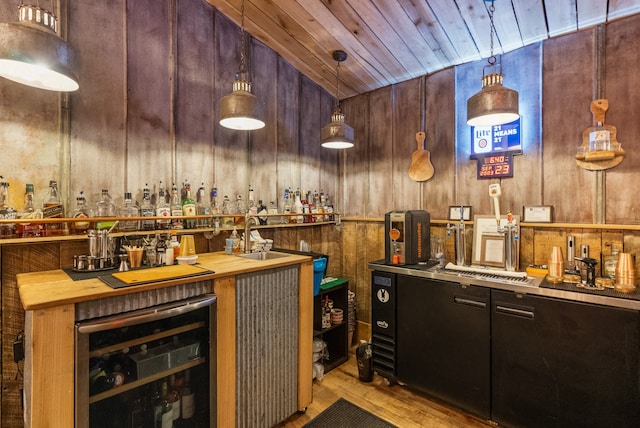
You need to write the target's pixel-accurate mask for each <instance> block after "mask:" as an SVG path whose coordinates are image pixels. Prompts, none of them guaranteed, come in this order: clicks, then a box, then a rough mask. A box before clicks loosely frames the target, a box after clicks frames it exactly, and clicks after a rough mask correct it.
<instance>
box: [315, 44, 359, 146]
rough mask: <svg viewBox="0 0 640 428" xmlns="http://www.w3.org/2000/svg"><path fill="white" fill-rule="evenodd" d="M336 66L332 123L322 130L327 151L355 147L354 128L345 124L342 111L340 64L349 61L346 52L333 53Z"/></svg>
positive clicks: (323, 142) (323, 143) (323, 144)
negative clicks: (339, 97)
mask: <svg viewBox="0 0 640 428" xmlns="http://www.w3.org/2000/svg"><path fill="white" fill-rule="evenodd" d="M332 57H333V59H334V60H335V61H337V62H338V65H337V66H336V103H335V106H334V107H333V114H332V115H331V123H330V124H328V125H326V126H325V127H324V128H322V147H325V148H327V149H348V148H351V147H353V128H352V127H350V126H349V125H347V124H346V123H345V122H344V113H342V110H341V109H340V100H339V99H338V96H339V89H340V63H341V62H343V61H345V60H346V59H347V53H346V52H345V51H340V50H338V51H333V53H332Z"/></svg>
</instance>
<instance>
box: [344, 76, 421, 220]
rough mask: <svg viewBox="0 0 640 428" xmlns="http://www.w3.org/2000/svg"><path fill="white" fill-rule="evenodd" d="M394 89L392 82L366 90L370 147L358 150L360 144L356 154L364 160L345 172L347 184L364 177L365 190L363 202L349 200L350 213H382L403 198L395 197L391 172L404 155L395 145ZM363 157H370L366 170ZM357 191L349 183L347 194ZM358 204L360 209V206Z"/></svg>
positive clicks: (404, 159)
mask: <svg viewBox="0 0 640 428" xmlns="http://www.w3.org/2000/svg"><path fill="white" fill-rule="evenodd" d="M393 92H394V89H393V86H387V87H384V88H381V89H377V90H375V91H373V92H371V93H370V94H369V124H368V125H369V126H368V128H369V147H368V150H367V151H360V150H361V148H360V147H358V151H359V153H358V157H359V159H360V160H361V162H362V163H363V164H362V165H358V164H354V165H353V167H354V172H353V173H352V174H349V173H348V174H349V180H350V182H349V186H350V187H351V186H354V184H355V183H353V182H352V181H351V179H353V180H362V179H364V180H366V181H365V182H364V183H363V184H365V187H364V189H362V190H366V192H365V193H363V194H362V197H363V200H362V202H358V204H357V205H355V204H349V205H350V206H349V208H350V209H353V215H356V216H361V215H362V214H363V213H364V214H365V216H366V217H381V216H384V213H386V212H388V211H391V210H393V209H395V208H397V207H399V206H401V204H403V203H404V202H405V201H403V200H402V198H401V197H400V198H399V200H398V201H396V191H397V190H398V184H397V183H396V180H397V178H396V177H395V176H394V173H395V169H394V165H395V164H396V163H401V164H403V165H404V163H405V162H406V160H407V158H406V157H403V151H402V150H400V151H397V150H396V149H395V148H394V141H393V126H394V125H393V117H394V116H393ZM414 135H415V134H414ZM349 154H351V152H350V153H349ZM409 156H410V154H409ZM365 159H368V161H369V168H368V171H367V169H366V165H364V161H365ZM406 167H407V168H409V164H406ZM355 174H357V175H355ZM360 174H362V175H360ZM356 192H358V189H357V188H356V187H355V186H354V187H351V191H350V192H349V197H350V198H352V199H353V200H358V199H357V193H356ZM362 203H363V204H362ZM361 204H362V205H361ZM354 205H355V206H354ZM361 206H362V208H363V209H359V208H360V207H361Z"/></svg>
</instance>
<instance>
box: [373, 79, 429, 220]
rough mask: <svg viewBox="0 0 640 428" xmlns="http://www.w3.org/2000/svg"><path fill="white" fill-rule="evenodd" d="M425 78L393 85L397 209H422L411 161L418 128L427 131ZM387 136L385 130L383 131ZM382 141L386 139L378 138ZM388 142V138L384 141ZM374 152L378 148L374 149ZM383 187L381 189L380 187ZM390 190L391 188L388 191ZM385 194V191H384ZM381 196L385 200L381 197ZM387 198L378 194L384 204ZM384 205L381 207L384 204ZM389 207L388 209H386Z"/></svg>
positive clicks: (419, 189)
mask: <svg viewBox="0 0 640 428" xmlns="http://www.w3.org/2000/svg"><path fill="white" fill-rule="evenodd" d="M423 80H424V79H421V78H417V79H412V80H407V81H406V82H402V83H397V84H395V85H393V86H392V96H391V100H392V102H391V104H390V105H389V106H388V107H389V108H390V112H391V118H392V122H391V127H390V128H391V132H392V133H391V147H392V150H393V151H392V153H393V156H392V163H391V166H392V174H393V175H392V179H391V182H392V183H393V193H392V194H393V208H394V209H405V210H409V209H419V208H422V207H421V206H420V191H421V188H422V186H423V185H422V184H421V183H418V182H415V181H413V180H412V179H411V178H410V177H409V172H408V170H409V165H411V154H412V153H413V152H414V151H415V150H416V149H417V148H418V145H417V143H416V132H419V131H424V129H423V128H424V127H423V124H422V117H423V114H424V112H423V111H422V109H423V106H422V100H421V91H422V90H423V89H424V88H423V85H422V82H423ZM388 125H389V123H388V122H380V123H379V126H381V127H386V126H388ZM382 135H383V136H385V134H384V133H383V134H382ZM378 143H379V144H383V143H384V140H383V141H378ZM385 144H386V145H387V146H388V145H389V143H388V142H386V143H385ZM374 153H375V152H374ZM380 190H382V189H380ZM386 193H387V194H388V190H387V192H386ZM383 194H384V193H383ZM380 199H382V200H380ZM385 199H386V198H376V199H374V201H376V200H377V201H378V202H380V203H382V204H384V203H385V202H386V203H388V202H390V201H385ZM383 207H384V205H383V206H382V207H381V208H383ZM387 211H389V209H387Z"/></svg>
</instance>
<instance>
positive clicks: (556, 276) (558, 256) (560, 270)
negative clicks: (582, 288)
mask: <svg viewBox="0 0 640 428" xmlns="http://www.w3.org/2000/svg"><path fill="white" fill-rule="evenodd" d="M563 277H564V256H563V255H562V248H560V247H552V248H551V254H550V255H549V274H548V275H547V281H549V282H553V283H559V282H562V279H563Z"/></svg>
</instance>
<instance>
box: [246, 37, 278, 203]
mask: <svg viewBox="0 0 640 428" xmlns="http://www.w3.org/2000/svg"><path fill="white" fill-rule="evenodd" d="M251 46H252V49H251V74H252V76H253V77H252V84H253V93H254V95H255V96H256V98H257V101H258V106H257V113H258V114H259V115H260V118H261V119H262V120H263V121H264V122H265V127H264V128H262V129H259V130H256V131H250V136H251V138H250V145H249V153H248V164H247V168H248V169H249V182H250V183H249V184H251V185H252V186H253V190H254V194H255V198H256V203H258V200H260V199H262V201H263V202H264V204H265V205H266V206H269V202H270V201H273V202H275V203H277V202H278V195H279V192H278V180H277V177H278V168H277V165H278V151H277V150H276V148H277V135H276V131H277V129H278V128H277V125H276V117H277V93H278V86H277V81H278V77H277V73H275V72H274V70H277V69H278V54H276V53H275V52H274V51H272V50H271V49H269V48H268V47H266V46H265V45H264V44H262V43H260V42H258V41H256V40H255V39H252V43H251Z"/></svg>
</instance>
